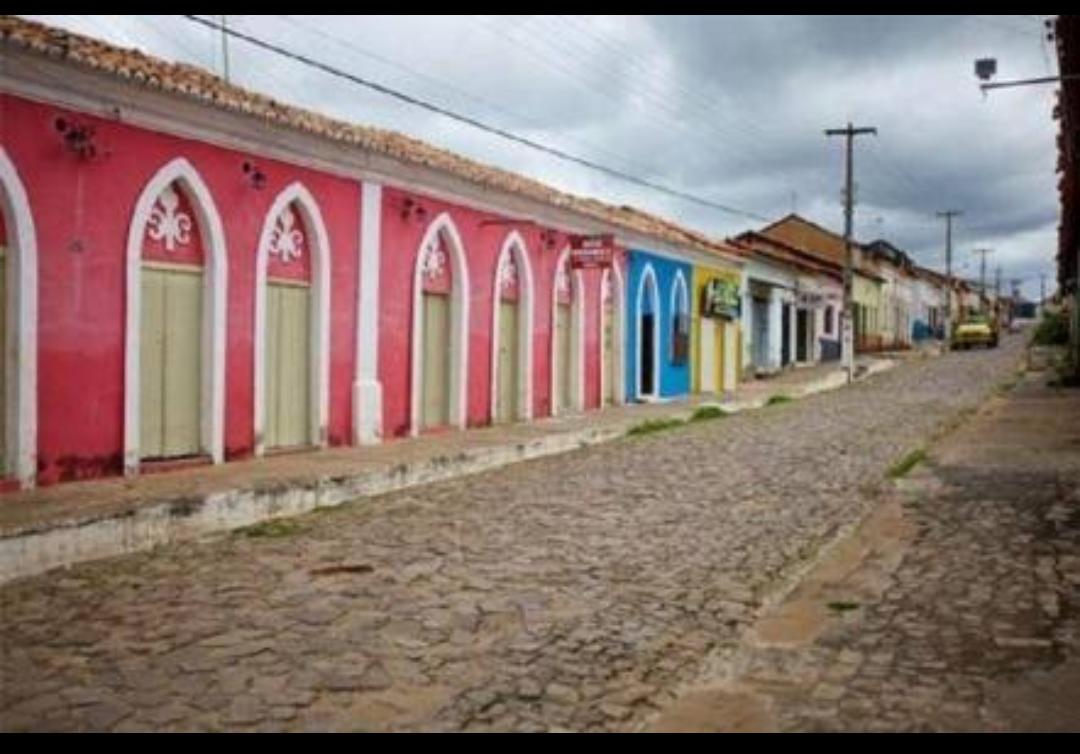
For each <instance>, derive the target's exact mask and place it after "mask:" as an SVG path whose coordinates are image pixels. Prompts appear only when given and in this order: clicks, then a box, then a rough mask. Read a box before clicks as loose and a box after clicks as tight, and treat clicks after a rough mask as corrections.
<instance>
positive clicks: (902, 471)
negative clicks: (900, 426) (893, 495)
mask: <svg viewBox="0 0 1080 754" xmlns="http://www.w3.org/2000/svg"><path fill="white" fill-rule="evenodd" d="M925 460H926V450H925V449H923V448H916V449H915V450H912V451H909V452H908V453H907V454H906V455H905V456H904V457H903V458H901V459H900V460H899V461H897V462H896V463H894V464H893V465H892V466H891V467H890V468H889V472H888V477H889V479H900V478H901V477H903V476H905V475H906V474H907V473H908V472H909V471H911V470H912V469H913V468H915V467H916V466H918V465H919V464H920V463H922V462H923V461H925Z"/></svg>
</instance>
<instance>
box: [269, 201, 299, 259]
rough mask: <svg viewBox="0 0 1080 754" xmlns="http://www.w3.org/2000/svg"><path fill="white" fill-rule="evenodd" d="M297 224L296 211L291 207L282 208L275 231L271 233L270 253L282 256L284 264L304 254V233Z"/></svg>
mask: <svg viewBox="0 0 1080 754" xmlns="http://www.w3.org/2000/svg"><path fill="white" fill-rule="evenodd" d="M295 225H296V213H294V212H293V211H292V210H291V209H290V208H289V207H286V208H285V209H283V210H281V214H280V215H278V218H277V222H276V223H275V224H274V232H273V233H271V234H270V253H271V254H273V255H274V256H278V257H281V261H282V263H283V264H288V263H289V262H291V261H293V260H294V259H299V258H300V257H301V256H303V254H304V234H303V233H301V232H300V229H299V228H296V227H294V226H295Z"/></svg>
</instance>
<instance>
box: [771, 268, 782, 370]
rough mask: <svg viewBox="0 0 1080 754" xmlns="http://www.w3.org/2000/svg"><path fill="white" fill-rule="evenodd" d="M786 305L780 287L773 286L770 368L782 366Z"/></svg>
mask: <svg viewBox="0 0 1080 754" xmlns="http://www.w3.org/2000/svg"><path fill="white" fill-rule="evenodd" d="M783 316H784V306H783V299H782V297H781V295H780V289H779V288H776V287H772V288H770V289H769V350H768V354H769V369H770V370H775V369H779V368H780V357H781V355H782V350H781V349H782V348H783V346H782V344H781V340H782V339H783V335H784V326H783V320H782V319H781V318H782V317H783Z"/></svg>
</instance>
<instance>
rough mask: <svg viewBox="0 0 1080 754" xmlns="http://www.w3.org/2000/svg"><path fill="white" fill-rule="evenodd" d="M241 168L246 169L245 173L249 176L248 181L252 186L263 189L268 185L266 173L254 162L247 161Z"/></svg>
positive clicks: (257, 189) (258, 189) (259, 189)
mask: <svg viewBox="0 0 1080 754" xmlns="http://www.w3.org/2000/svg"><path fill="white" fill-rule="evenodd" d="M241 169H242V170H243V171H244V175H246V176H247V179H248V181H250V182H251V187H252V188H254V189H255V190H256V191H261V190H262V188H263V186H265V185H266V174H265V173H263V171H261V170H260V169H259V167H258V166H257V165H256V164H255V163H253V162H248V161H245V162H244V164H243V166H242V167H241Z"/></svg>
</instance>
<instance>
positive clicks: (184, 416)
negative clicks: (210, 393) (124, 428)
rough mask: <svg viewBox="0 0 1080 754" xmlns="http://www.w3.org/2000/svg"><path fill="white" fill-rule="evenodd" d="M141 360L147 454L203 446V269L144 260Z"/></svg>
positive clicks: (170, 454)
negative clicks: (162, 265) (160, 265)
mask: <svg viewBox="0 0 1080 754" xmlns="http://www.w3.org/2000/svg"><path fill="white" fill-rule="evenodd" d="M141 278H142V282H141V285H142V323H141V340H140V346H139V360H140V365H139V366H140V401H139V412H140V424H141V431H140V437H139V442H140V448H141V451H142V457H143V458H177V457H183V456H191V455H196V454H198V453H199V451H200V447H201V443H200V424H201V421H200V420H201V410H200V408H201V407H200V402H201V401H200V398H201V384H202V380H201V373H202V347H201V346H202V288H203V278H202V271H201V270H197V269H192V270H190V271H189V270H183V269H162V268H156V267H146V266H144V267H143V269H142V272H141Z"/></svg>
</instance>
